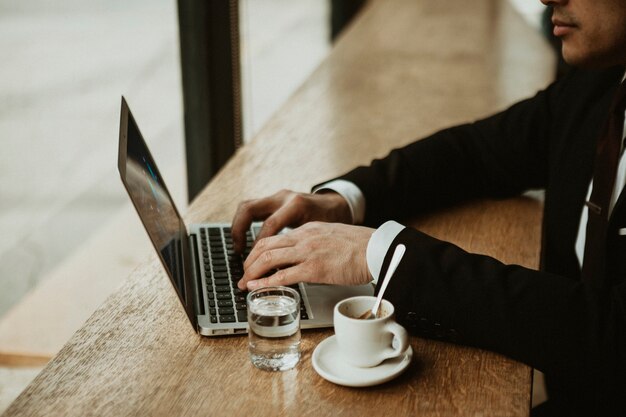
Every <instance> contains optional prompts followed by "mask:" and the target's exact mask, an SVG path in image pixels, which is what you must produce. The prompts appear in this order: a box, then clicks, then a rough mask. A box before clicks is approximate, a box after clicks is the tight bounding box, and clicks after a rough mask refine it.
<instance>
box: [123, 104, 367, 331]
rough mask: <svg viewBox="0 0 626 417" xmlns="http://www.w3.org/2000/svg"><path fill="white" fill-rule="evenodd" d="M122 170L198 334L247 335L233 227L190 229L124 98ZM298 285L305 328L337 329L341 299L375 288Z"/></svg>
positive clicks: (250, 234)
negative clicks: (232, 241) (336, 308)
mask: <svg viewBox="0 0 626 417" xmlns="http://www.w3.org/2000/svg"><path fill="white" fill-rule="evenodd" d="M118 169H119V172H120V176H121V178H122V182H123V183H124V186H125V187H126V190H127V191H128V194H129V196H130V198H131V200H132V202H133V205H134V206H135V209H136V210H137V213H138V214H139V217H140V218H141V221H142V223H143V225H144V227H145V229H146V232H147V233H148V236H149V237H150V240H151V241H152V244H153V246H154V248H155V250H156V251H157V254H158V256H159V259H160V260H161V263H162V264H163V266H164V267H165V270H166V272H167V274H168V276H169V278H170V281H171V283H172V285H173V287H174V289H175V291H176V294H177V295H178V298H179V300H180V302H181V303H182V305H183V308H184V309H185V312H186V313H187V317H188V318H189V321H190V322H191V324H192V326H193V327H194V330H195V331H197V332H198V333H200V334H202V335H204V336H221V335H232V334H245V333H247V331H248V324H247V321H246V320H247V313H246V310H245V293H244V292H241V291H240V290H238V289H237V286H236V283H237V280H238V279H239V277H240V275H239V276H238V274H240V273H243V269H242V267H241V262H242V260H237V257H236V255H235V254H233V253H232V246H230V243H229V240H228V239H229V233H230V224H229V223H203V224H192V225H189V228H187V226H186V225H185V223H184V221H183V219H182V217H181V216H180V213H179V212H178V209H177V208H176V206H175V204H174V201H173V200H172V197H171V195H170V193H169V191H168V190H167V187H166V185H165V182H164V181H163V178H162V177H161V174H160V173H159V170H158V168H157V165H156V163H155V162H154V159H153V158H152V155H151V154H150V151H149V149H148V147H147V145H146V143H145V141H144V139H143V136H142V135H141V132H140V131H139V127H138V126H137V124H136V122H135V119H134V118H133V116H132V114H131V112H130V109H129V107H128V105H127V103H126V100H125V99H124V97H122V109H121V117H120V136H119V155H118ZM259 228H260V225H259V224H254V225H253V226H252V227H251V230H250V231H249V232H248V241H249V242H250V243H251V242H252V241H253V240H254V239H255V238H256V233H257V232H258V230H259ZM220 248H221V250H222V253H223V254H222V255H220ZM247 251H249V249H247ZM227 287H228V288H227ZM294 287H295V288H296V289H298V290H299V292H300V294H301V298H302V304H301V326H302V328H304V329H307V328H323V327H332V325H333V308H334V306H335V304H336V303H337V302H338V301H340V300H343V299H344V298H347V297H351V296H355V295H372V294H373V292H374V288H373V286H372V285H370V284H368V285H363V286H329V285H312V284H303V283H300V284H297V285H296V286H294ZM222 313H224V314H222Z"/></svg>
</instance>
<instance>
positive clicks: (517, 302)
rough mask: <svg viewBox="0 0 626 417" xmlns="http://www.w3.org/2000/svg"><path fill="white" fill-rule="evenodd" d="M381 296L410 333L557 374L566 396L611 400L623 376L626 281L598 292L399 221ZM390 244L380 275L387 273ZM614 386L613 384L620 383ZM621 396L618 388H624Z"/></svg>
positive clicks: (625, 370)
mask: <svg viewBox="0 0 626 417" xmlns="http://www.w3.org/2000/svg"><path fill="white" fill-rule="evenodd" d="M399 243H403V244H405V246H406V247H407V251H406V253H405V256H404V257H403V260H402V262H401V263H400V265H399V266H398V269H397V270H396V273H395V275H394V278H393V279H392V280H391V282H390V284H389V287H388V288H387V290H386V292H385V298H387V299H388V300H389V301H391V302H392V303H393V304H394V306H395V307H396V316H397V319H398V321H399V322H400V323H401V324H403V325H404V326H406V327H407V329H409V331H410V332H412V333H414V334H417V335H420V336H423V337H428V338H435V339H440V340H445V341H449V342H454V343H459V344H463V345H470V346H476V347H480V348H484V349H488V350H491V351H495V352H498V353H501V354H504V355H506V356H509V357H511V358H514V359H517V360H519V361H522V362H524V363H527V364H529V365H531V366H533V367H535V368H537V369H539V370H541V371H543V372H545V373H546V374H547V375H548V376H552V377H554V378H557V379H558V381H559V387H560V388H561V389H565V390H567V391H568V392H569V395H568V397H572V396H573V397H576V395H577V393H581V395H584V398H585V400H589V401H591V402H594V401H596V399H594V396H598V398H603V397H604V396H605V395H607V396H608V398H610V396H611V394H612V393H613V394H614V393H615V392H616V391H615V390H616V389H621V390H624V389H626V387H625V385H624V384H625V379H626V320H625V318H626V312H625V308H626V286H624V285H623V284H622V285H619V286H616V287H613V288H611V289H609V290H607V291H604V292H600V291H597V290H595V289H594V288H591V287H589V286H587V285H586V284H585V283H583V282H580V281H575V280H571V279H569V278H565V277H561V276H558V275H554V274H548V273H544V272H539V271H534V270H530V269H526V268H523V267H520V266H516V265H504V264H502V263H501V262H499V261H497V260H495V259H493V258H490V257H487V256H481V255H474V254H469V253H467V252H465V251H463V250H462V249H460V248H458V247H456V246H454V245H452V244H450V243H447V242H442V241H439V240H437V239H434V238H432V237H430V236H427V235H425V234H423V233H421V232H419V231H417V230H415V229H410V228H407V229H404V230H403V231H402V232H400V233H399V234H398V236H397V237H396V239H395V240H394V242H393V244H392V247H393V246H395V245H397V244H399ZM392 252H393V251H391V250H390V251H389V252H388V254H387V256H386V258H385V262H384V264H383V269H382V271H381V273H383V274H384V273H385V271H386V269H387V267H388V265H389V262H390V259H391V253H392ZM618 392H619V391H618ZM622 395H623V391H622Z"/></svg>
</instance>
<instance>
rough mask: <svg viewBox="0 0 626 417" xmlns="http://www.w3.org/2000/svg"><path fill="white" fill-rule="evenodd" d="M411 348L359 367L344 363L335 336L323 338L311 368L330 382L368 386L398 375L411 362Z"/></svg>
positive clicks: (314, 352) (352, 385)
mask: <svg viewBox="0 0 626 417" xmlns="http://www.w3.org/2000/svg"><path fill="white" fill-rule="evenodd" d="M412 358H413V349H412V348H411V345H409V347H408V349H407V350H405V351H404V353H403V354H402V355H400V356H398V357H397V358H393V359H387V360H386V361H384V362H383V363H381V364H380V365H378V366H374V367H372V368H359V367H356V366H354V365H350V364H349V363H346V362H345V361H344V359H343V358H342V357H341V354H340V353H339V345H338V344H337V339H336V337H335V336H334V335H333V336H330V337H329V338H327V339H324V340H323V341H322V342H321V343H320V344H319V345H317V347H316V348H315V351H313V357H312V358H311V361H312V362H313V368H314V369H315V371H317V373H318V374H320V376H321V377H322V378H324V379H326V380H328V381H330V382H333V383H335V384H339V385H345V386H347V387H369V386H372V385H378V384H382V383H383V382H387V381H390V380H392V379H393V378H395V377H396V376H398V375H400V374H401V373H402V372H403V371H404V370H405V369H406V368H407V366H409V364H410V363H411V359H412Z"/></svg>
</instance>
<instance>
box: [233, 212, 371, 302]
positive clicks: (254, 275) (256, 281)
mask: <svg viewBox="0 0 626 417" xmlns="http://www.w3.org/2000/svg"><path fill="white" fill-rule="evenodd" d="M372 233H374V229H370V228H367V227H361V226H349V225H346V224H338V223H320V222H312V223H307V224H305V225H304V226H301V227H299V228H297V229H294V230H292V231H290V232H289V233H286V234H281V235H277V236H270V237H267V238H263V239H260V240H258V241H257V244H256V245H255V246H254V248H253V249H252V252H251V253H250V255H249V256H248V258H247V259H246V261H245V263H244V271H245V272H244V275H243V278H242V279H241V280H240V281H239V284H238V286H239V288H240V289H242V290H245V289H250V290H251V289H254V288H257V287H266V286H270V285H291V284H295V283H297V282H312V283H324V284H339V285H360V284H367V283H368V282H370V281H371V280H372V277H371V276H370V274H369V270H368V268H367V260H366V259H365V251H366V249H367V243H368V242H369V239H370V237H371V236H372ZM268 274H271V275H269V276H267V275H268Z"/></svg>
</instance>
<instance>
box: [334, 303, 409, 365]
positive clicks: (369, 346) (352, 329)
mask: <svg viewBox="0 0 626 417" xmlns="http://www.w3.org/2000/svg"><path fill="white" fill-rule="evenodd" d="M375 302H376V298H375V297H369V296H360V297H352V298H347V299H345V300H343V301H340V302H339V303H337V305H335V311H334V314H333V320H334V325H335V336H336V338H337V343H338V345H339V351H340V353H341V355H342V356H343V358H344V360H345V361H346V362H348V363H350V364H351V365H353V366H356V367H359V368H371V367H373V366H376V365H379V364H380V363H381V362H383V361H384V360H385V359H391V358H396V357H398V356H400V355H402V354H403V353H404V351H406V349H407V348H408V347H409V337H408V335H407V332H406V330H405V329H404V327H402V326H400V325H399V324H398V323H396V322H395V321H394V315H393V312H394V308H393V304H391V303H390V302H389V301H387V300H382V303H381V305H380V310H379V314H378V316H377V317H376V318H372V319H359V318H358V317H360V316H361V315H362V314H363V313H365V312H366V311H368V310H371V309H372V307H373V306H374V303H375Z"/></svg>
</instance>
